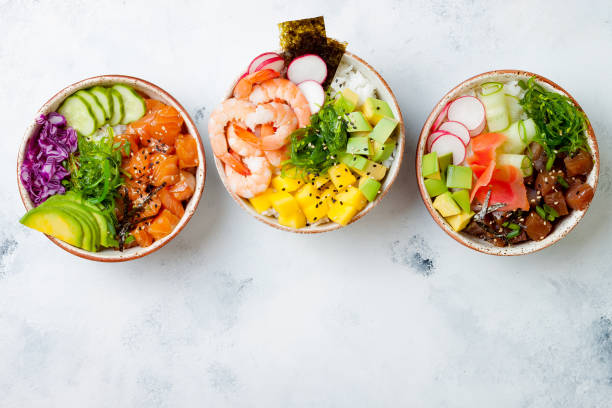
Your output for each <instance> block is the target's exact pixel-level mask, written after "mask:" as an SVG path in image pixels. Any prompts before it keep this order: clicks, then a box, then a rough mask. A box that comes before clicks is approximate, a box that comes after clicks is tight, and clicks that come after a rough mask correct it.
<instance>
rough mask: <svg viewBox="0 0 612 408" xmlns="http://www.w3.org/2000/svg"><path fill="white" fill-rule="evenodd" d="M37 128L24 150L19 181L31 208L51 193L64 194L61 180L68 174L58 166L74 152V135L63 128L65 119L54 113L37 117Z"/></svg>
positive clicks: (66, 128) (70, 129) (62, 167)
mask: <svg viewBox="0 0 612 408" xmlns="http://www.w3.org/2000/svg"><path fill="white" fill-rule="evenodd" d="M36 123H38V124H39V125H40V128H39V130H38V132H37V133H35V134H34V136H32V138H31V139H30V141H29V142H28V146H27V147H26V152H25V157H24V159H23V163H22V165H21V182H22V183H23V186H24V187H25V188H26V190H28V193H29V194H30V199H31V200H32V201H33V202H34V205H35V206H38V205H39V204H41V203H43V202H44V201H45V200H46V199H47V198H49V197H51V196H52V195H55V194H64V193H65V192H66V189H65V188H64V186H63V185H62V180H63V179H65V178H66V177H67V176H69V175H70V172H69V171H68V170H66V168H65V167H64V166H62V161H64V160H66V159H68V157H69V156H70V154H71V153H74V152H75V151H76V149H77V133H76V131H75V130H74V129H73V128H71V127H69V126H66V118H64V117H63V116H62V115H60V114H59V113H56V112H51V113H49V114H48V115H40V117H39V118H38V119H36Z"/></svg>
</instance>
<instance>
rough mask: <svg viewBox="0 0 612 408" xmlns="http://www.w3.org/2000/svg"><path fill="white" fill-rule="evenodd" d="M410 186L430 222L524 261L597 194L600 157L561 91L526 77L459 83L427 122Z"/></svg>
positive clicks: (569, 225) (577, 110)
mask: <svg viewBox="0 0 612 408" xmlns="http://www.w3.org/2000/svg"><path fill="white" fill-rule="evenodd" d="M416 175H417V183H418V185H419V189H420V192H421V196H422V198H423V202H424V203H425V206H426V207H427V209H428V211H429V212H430V214H431V216H432V217H433V219H434V220H435V222H436V223H437V224H438V225H440V227H442V229H443V230H444V231H445V232H446V233H448V234H449V235H450V236H451V237H452V238H454V239H455V240H457V241H458V242H460V243H462V244H463V245H466V246H467V247H469V248H472V249H475V250H477V251H480V252H484V253H487V254H494V255H523V254H527V253H531V252H535V251H537V250H540V249H543V248H545V247H548V246H550V245H552V244H553V243H555V242H558V241H559V240H561V239H562V238H563V237H565V236H566V235H567V234H568V233H569V231H570V230H571V229H573V228H574V227H575V226H576V225H577V224H578V222H579V221H580V220H581V219H582V218H583V216H584V215H585V212H586V211H587V209H588V207H589V204H590V202H591V200H592V199H593V197H594V194H595V189H596V188H597V181H598V176H599V152H598V147H597V141H596V138H595V134H594V132H593V129H592V127H591V125H590V123H589V120H588V118H587V116H586V114H585V113H584V111H583V110H582V108H581V107H580V105H579V104H578V103H577V102H576V100H575V99H574V98H573V97H572V96H571V95H569V94H568V93H567V92H566V91H565V90H563V89H562V88H561V87H559V86H558V85H557V84H555V83H554V82H552V81H550V80H548V79H546V78H544V77H542V76H539V75H536V74H533V73H530V72H524V71H514V70H505V71H492V72H488V73H484V74H480V75H477V76H475V77H473V78H471V79H468V80H467V81H465V82H463V83H461V84H460V85H458V86H457V87H456V88H454V89H453V90H451V91H450V92H449V93H448V94H446V95H445V96H444V98H442V100H441V101H440V102H439V103H438V105H437V106H436V107H435V109H434V110H433V112H432V113H431V115H430V116H429V118H428V119H427V121H426V123H425V125H424V127H423V130H422V132H421V136H420V139H419V143H418V146H417V155H416Z"/></svg>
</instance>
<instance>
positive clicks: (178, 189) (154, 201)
mask: <svg viewBox="0 0 612 408" xmlns="http://www.w3.org/2000/svg"><path fill="white" fill-rule="evenodd" d="M205 169H206V163H205V156H204V150H203V147H202V142H201V140H200V136H199V133H198V130H197V128H196V126H195V125H194V123H193V121H192V120H191V118H190V117H189V115H188V114H187V112H186V111H185V110H184V108H183V107H182V106H181V105H180V104H179V103H178V102H177V101H176V99H174V98H173V97H172V96H171V95H170V94H168V93H167V92H166V91H164V90H163V89H161V88H159V87H158V86H156V85H154V84H152V83H150V82H147V81H144V80H142V79H139V78H135V77H129V76H122V75H105V76H98V77H94V78H89V79H85V80H82V81H80V82H77V83H75V84H73V85H70V86H68V87H66V88H65V89H63V90H62V91H60V92H59V93H58V94H56V95H55V96H54V97H52V98H51V99H50V100H49V101H48V102H47V103H45V104H44V105H43V107H42V108H41V109H40V110H39V111H38V113H37V114H36V116H35V119H34V120H33V122H32V123H31V125H30V126H29V127H28V129H27V131H26V134H25V136H24V140H23V143H22V145H21V148H20V151H19V156H18V161H17V180H18V185H19V191H20V195H21V198H22V201H23V203H24V205H25V208H26V211H27V212H26V213H25V214H24V215H23V217H22V218H21V219H20V220H19V221H20V223H21V224H23V225H25V226H26V227H29V228H32V229H34V230H37V231H40V232H42V233H44V234H46V235H47V236H48V237H49V238H50V239H51V241H53V242H54V243H55V244H57V245H58V246H60V247H61V248H62V249H64V250H66V251H68V252H70V253H72V254H74V255H77V256H80V257H83V258H86V259H90V260H95V261H109V262H112V261H127V260H131V259H135V258H139V257H142V256H144V255H147V254H149V253H152V252H154V251H155V250H157V249H159V248H160V247H162V246H163V245H165V244H166V243H168V242H169V241H170V240H172V239H173V238H174V237H175V236H176V235H177V234H178V233H179V232H180V230H181V229H182V228H183V227H184V226H185V225H186V224H187V222H188V221H189V219H190V218H191V216H192V215H193V213H194V211H195V209H196V207H197V205H198V202H199V200H200V197H201V195H202V192H203V189H204V181H205V176H206V170H205Z"/></svg>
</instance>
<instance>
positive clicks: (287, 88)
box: [248, 78, 310, 127]
mask: <svg viewBox="0 0 612 408" xmlns="http://www.w3.org/2000/svg"><path fill="white" fill-rule="evenodd" d="M248 98H249V100H250V101H251V102H253V103H254V104H256V105H259V104H262V103H266V102H272V101H275V100H281V101H284V102H286V103H287V104H288V105H289V106H291V109H293V111H294V112H295V115H296V116H297V119H298V123H299V125H300V127H306V126H308V125H309V124H310V107H309V105H308V101H307V100H306V97H305V96H304V94H302V91H300V88H298V87H297V85H295V84H294V83H293V82H291V81H289V80H287V79H284V78H274V79H270V80H268V81H264V82H262V83H260V84H259V85H255V86H253V90H252V91H251V93H250V94H249V96H248Z"/></svg>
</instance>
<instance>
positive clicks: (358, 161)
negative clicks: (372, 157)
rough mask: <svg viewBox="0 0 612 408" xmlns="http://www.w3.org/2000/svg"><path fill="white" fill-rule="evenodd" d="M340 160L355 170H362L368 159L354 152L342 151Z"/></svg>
mask: <svg viewBox="0 0 612 408" xmlns="http://www.w3.org/2000/svg"><path fill="white" fill-rule="evenodd" d="M340 161H341V162H342V163H344V164H346V165H347V166H349V167H350V168H352V169H356V170H363V169H365V168H366V166H367V165H368V159H366V158H365V157H363V156H359V155H356V154H349V153H344V154H342V155H341V156H340Z"/></svg>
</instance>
